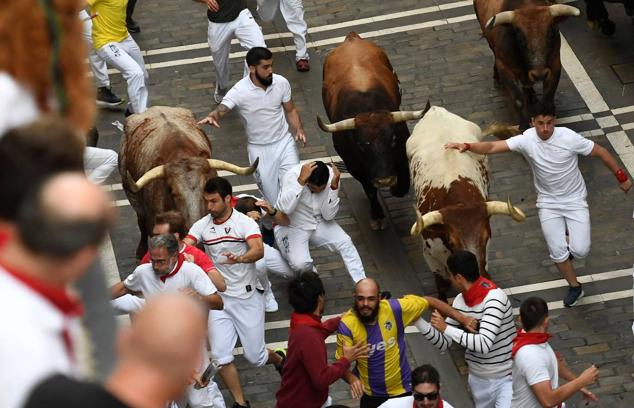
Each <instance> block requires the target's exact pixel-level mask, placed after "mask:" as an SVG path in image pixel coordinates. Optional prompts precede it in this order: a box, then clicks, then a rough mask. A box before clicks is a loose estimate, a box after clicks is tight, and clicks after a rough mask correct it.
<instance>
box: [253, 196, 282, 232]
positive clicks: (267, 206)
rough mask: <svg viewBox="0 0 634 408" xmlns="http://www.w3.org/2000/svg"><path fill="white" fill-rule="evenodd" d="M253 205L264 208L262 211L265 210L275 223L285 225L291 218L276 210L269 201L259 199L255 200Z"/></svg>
mask: <svg viewBox="0 0 634 408" xmlns="http://www.w3.org/2000/svg"><path fill="white" fill-rule="evenodd" d="M255 205H257V206H258V207H261V208H264V211H266V213H267V214H268V216H269V217H271V218H272V219H273V222H274V223H276V224H277V225H283V226H287V225H289V224H290V223H291V220H290V219H289V218H288V215H286V214H285V213H284V212H282V211H280V210H278V209H277V208H275V207H273V206H272V205H271V203H269V202H267V201H264V200H261V201H256V202H255Z"/></svg>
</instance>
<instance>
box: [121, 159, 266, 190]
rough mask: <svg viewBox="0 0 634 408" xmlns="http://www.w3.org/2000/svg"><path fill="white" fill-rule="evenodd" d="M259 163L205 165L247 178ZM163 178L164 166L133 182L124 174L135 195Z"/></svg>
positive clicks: (211, 162) (215, 162) (220, 161)
mask: <svg viewBox="0 0 634 408" xmlns="http://www.w3.org/2000/svg"><path fill="white" fill-rule="evenodd" d="M259 161H260V158H259V157H258V158H256V159H255V161H254V162H253V164H252V165H251V166H248V167H240V166H236V165H235V164H232V163H228V162H226V161H223V160H216V159H207V163H208V164H209V168H210V169H212V168H214V169H216V170H226V171H230V172H232V173H235V174H238V175H240V176H247V175H249V174H253V172H254V171H255V169H257V167H258V163H259ZM164 176H165V165H160V166H156V167H154V168H152V169H150V170H148V171H147V172H146V173H145V174H144V175H143V176H141V178H139V179H138V180H137V181H134V179H133V178H132V176H131V175H130V172H126V177H127V181H128V186H129V187H130V190H132V191H133V192H135V193H136V192H139V191H140V190H141V189H142V188H143V187H144V186H146V185H147V184H148V183H149V182H151V181H152V180H156V179H160V178H163V177H164Z"/></svg>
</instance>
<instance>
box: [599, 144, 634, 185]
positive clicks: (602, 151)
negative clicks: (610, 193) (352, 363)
mask: <svg viewBox="0 0 634 408" xmlns="http://www.w3.org/2000/svg"><path fill="white" fill-rule="evenodd" d="M590 156H592V157H598V158H599V159H601V161H602V162H603V164H605V167H607V168H608V169H609V170H610V171H611V172H612V173H613V174H614V175H615V177H616V179H617V180H618V182H619V188H620V189H621V190H623V191H625V192H626V193H627V191H628V190H629V189H630V188H631V187H632V181H631V180H630V179H629V177H628V176H627V173H626V172H625V170H623V169H622V168H620V167H619V164H618V163H617V161H616V159H615V158H614V156H612V155H611V154H610V152H608V150H607V149H606V148H605V147H603V146H599V145H598V144H596V143H595V144H594V148H593V149H592V151H591V152H590Z"/></svg>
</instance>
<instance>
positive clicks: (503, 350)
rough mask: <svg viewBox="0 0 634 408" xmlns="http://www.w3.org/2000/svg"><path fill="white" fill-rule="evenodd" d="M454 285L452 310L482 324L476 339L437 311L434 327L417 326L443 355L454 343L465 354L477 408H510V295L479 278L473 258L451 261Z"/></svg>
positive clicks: (458, 254) (461, 255)
mask: <svg viewBox="0 0 634 408" xmlns="http://www.w3.org/2000/svg"><path fill="white" fill-rule="evenodd" d="M447 266H448V267H449V270H450V271H451V275H452V276H451V280H452V283H453V285H454V287H455V288H456V289H458V290H459V291H460V292H461V293H459V294H458V296H456V298H455V299H454V301H453V304H452V307H453V308H454V309H456V310H457V311H459V312H460V313H462V314H464V315H465V316H469V317H471V318H473V319H476V320H477V321H478V322H479V327H478V332H476V333H474V334H472V333H469V332H467V331H465V330H463V329H462V328H461V327H460V323H458V322H456V321H455V320H453V319H451V318H449V317H448V318H447V319H443V317H442V316H441V315H440V314H439V313H438V312H437V311H435V312H434V313H433V315H432V319H431V324H429V323H428V322H427V321H425V320H423V319H422V318H421V319H419V320H418V321H417V322H415V323H414V324H415V325H416V327H417V328H418V330H420V332H421V333H422V334H423V335H424V336H425V337H426V338H427V340H429V341H431V342H432V344H433V345H434V346H436V347H438V349H440V350H441V351H446V350H447V348H449V347H450V346H451V343H452V342H456V343H458V344H460V345H461V346H462V347H464V348H465V350H466V352H465V360H466V362H467V365H468V366H469V387H470V388H471V393H472V395H473V400H474V402H475V406H476V408H493V407H494V408H509V407H510V406H511V397H512V395H513V382H512V379H511V366H512V365H513V360H511V349H512V346H513V339H514V338H515V333H516V329H515V322H514V320H513V307H512V305H511V302H510V301H509V299H508V297H507V296H506V293H504V291H503V290H502V289H500V288H498V287H497V286H496V285H495V284H494V283H493V282H491V281H490V280H488V279H485V278H482V277H481V276H480V268H479V266H478V260H477V259H476V257H475V255H474V254H472V253H471V252H468V251H455V252H454V253H452V254H451V255H450V256H449V258H447Z"/></svg>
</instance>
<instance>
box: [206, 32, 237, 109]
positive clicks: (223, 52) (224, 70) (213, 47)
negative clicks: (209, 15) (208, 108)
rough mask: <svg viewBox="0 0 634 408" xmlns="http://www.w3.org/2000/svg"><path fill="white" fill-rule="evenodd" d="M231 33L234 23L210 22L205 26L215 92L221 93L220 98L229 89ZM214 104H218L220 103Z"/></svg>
mask: <svg viewBox="0 0 634 408" xmlns="http://www.w3.org/2000/svg"><path fill="white" fill-rule="evenodd" d="M233 32H234V22H230V23H212V22H211V21H210V22H209V24H208V26H207V43H208V44H209V50H210V51H211V57H212V59H213V64H214V69H215V71H216V90H217V91H222V92H221V93H222V96H224V94H225V93H226V92H227V90H228V89H229V51H230V50H231V37H232V36H233ZM220 100H222V99H220ZM216 102H218V103H220V101H216Z"/></svg>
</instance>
